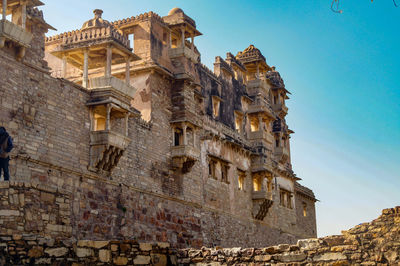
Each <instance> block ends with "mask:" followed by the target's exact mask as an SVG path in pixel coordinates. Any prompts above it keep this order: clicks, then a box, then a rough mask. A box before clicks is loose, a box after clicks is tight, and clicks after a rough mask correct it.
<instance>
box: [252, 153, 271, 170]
mask: <svg viewBox="0 0 400 266" xmlns="http://www.w3.org/2000/svg"><path fill="white" fill-rule="evenodd" d="M274 166H275V165H274V162H273V160H272V158H271V155H270V153H269V154H267V156H262V155H259V156H253V157H252V159H251V171H252V172H261V171H268V172H272V171H273V169H274Z"/></svg>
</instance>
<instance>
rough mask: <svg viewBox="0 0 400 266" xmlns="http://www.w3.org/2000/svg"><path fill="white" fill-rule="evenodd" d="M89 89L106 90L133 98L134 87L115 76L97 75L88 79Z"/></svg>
mask: <svg viewBox="0 0 400 266" xmlns="http://www.w3.org/2000/svg"><path fill="white" fill-rule="evenodd" d="M89 89H90V90H93V91H96V92H108V93H112V94H119V95H123V96H128V97H130V98H133V96H134V94H135V92H136V89H135V88H134V87H132V86H130V85H129V84H127V83H126V82H125V81H123V80H120V79H118V78H116V77H112V76H111V77H97V78H91V79H90V86H89Z"/></svg>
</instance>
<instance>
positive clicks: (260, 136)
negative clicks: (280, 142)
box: [249, 130, 274, 143]
mask: <svg viewBox="0 0 400 266" xmlns="http://www.w3.org/2000/svg"><path fill="white" fill-rule="evenodd" d="M249 140H252V141H261V140H265V141H267V142H269V143H273V141H274V137H273V136H272V135H271V134H270V133H268V132H267V131H265V130H258V131H251V132H250V134H249Z"/></svg>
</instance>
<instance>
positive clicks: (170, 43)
mask: <svg viewBox="0 0 400 266" xmlns="http://www.w3.org/2000/svg"><path fill="white" fill-rule="evenodd" d="M168 48H172V31H169V47H168Z"/></svg>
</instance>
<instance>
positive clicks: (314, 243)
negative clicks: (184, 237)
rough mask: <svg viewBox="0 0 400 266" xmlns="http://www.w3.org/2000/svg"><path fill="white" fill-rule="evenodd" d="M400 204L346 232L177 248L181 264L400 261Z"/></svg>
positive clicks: (368, 263)
mask: <svg viewBox="0 0 400 266" xmlns="http://www.w3.org/2000/svg"><path fill="white" fill-rule="evenodd" d="M399 241H400V207H395V208H392V209H385V210H383V211H382V215H381V216H380V217H379V218H378V219H376V220H374V221H372V222H370V223H363V224H360V225H358V226H356V227H354V228H352V229H350V230H348V231H343V235H337V236H328V237H324V238H319V239H317V238H314V239H305V240H299V241H298V242H297V244H296V245H286V244H281V245H278V246H271V247H267V248H230V249H223V248H214V249H209V248H202V249H201V250H196V249H184V250H180V251H179V252H178V263H179V264H180V265H204V264H208V265H236V264H240V265H266V264H268V265H399V263H400V246H399Z"/></svg>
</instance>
